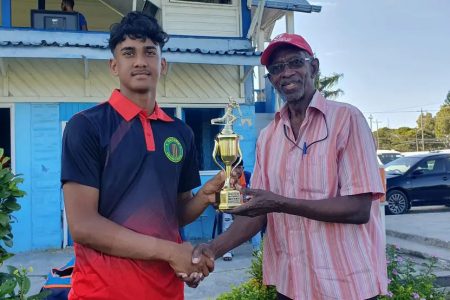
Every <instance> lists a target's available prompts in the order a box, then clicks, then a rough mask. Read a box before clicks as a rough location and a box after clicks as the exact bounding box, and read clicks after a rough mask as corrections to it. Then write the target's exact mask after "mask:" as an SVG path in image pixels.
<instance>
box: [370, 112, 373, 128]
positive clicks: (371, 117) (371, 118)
mask: <svg viewBox="0 0 450 300" xmlns="http://www.w3.org/2000/svg"><path fill="white" fill-rule="evenodd" d="M372 120H373V116H372V114H370V116H369V121H370V131H372V132H373V129H372Z"/></svg>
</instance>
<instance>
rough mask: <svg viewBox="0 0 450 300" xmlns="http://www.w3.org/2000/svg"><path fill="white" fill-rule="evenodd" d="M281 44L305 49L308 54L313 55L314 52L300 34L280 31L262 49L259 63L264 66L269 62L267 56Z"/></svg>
mask: <svg viewBox="0 0 450 300" xmlns="http://www.w3.org/2000/svg"><path fill="white" fill-rule="evenodd" d="M283 45H292V46H295V47H297V48H299V49H302V50H305V51H306V52H308V53H309V55H311V56H314V53H313V51H312V49H311V46H310V45H309V44H308V42H307V41H306V40H305V39H304V38H303V37H302V36H300V35H297V34H293V33H282V34H280V35H277V36H276V37H275V38H274V39H273V40H272V41H271V42H270V43H269V46H267V48H266V50H264V52H263V54H262V55H261V64H262V65H264V66H266V65H267V64H268V63H269V58H270V56H271V55H272V53H273V52H274V51H275V50H276V49H277V48H278V47H280V46H283Z"/></svg>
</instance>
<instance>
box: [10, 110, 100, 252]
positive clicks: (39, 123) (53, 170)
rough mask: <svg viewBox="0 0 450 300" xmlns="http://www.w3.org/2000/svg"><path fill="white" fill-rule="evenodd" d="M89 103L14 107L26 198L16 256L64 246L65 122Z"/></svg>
mask: <svg viewBox="0 0 450 300" xmlns="http://www.w3.org/2000/svg"><path fill="white" fill-rule="evenodd" d="M93 105H94V104H90V103H87V104H86V103H82V104H79V103H63V104H31V103H19V104H16V105H15V120H16V121H15V140H16V158H15V161H16V173H17V174H22V176H23V178H24V179H25V181H24V184H23V185H22V186H21V188H22V189H23V190H25V191H26V193H27V195H26V196H25V197H24V198H21V199H19V203H20V204H21V206H22V209H21V210H20V211H18V212H17V213H16V214H15V216H16V218H17V223H14V224H13V234H14V237H15V238H14V247H13V249H12V250H13V251H14V252H20V251H28V250H35V249H48V248H59V247H61V245H62V238H63V232H62V197H61V189H60V182H59V178H60V174H61V171H60V169H61V166H60V164H61V163H60V162H61V160H60V157H61V138H62V131H61V127H62V121H67V120H68V119H69V118H70V117H71V116H72V115H73V114H74V113H77V112H78V111H80V110H83V109H86V108H88V107H91V106H93Z"/></svg>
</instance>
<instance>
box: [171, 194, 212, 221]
mask: <svg viewBox="0 0 450 300" xmlns="http://www.w3.org/2000/svg"><path fill="white" fill-rule="evenodd" d="M183 202H184V205H180V211H179V213H178V215H179V218H178V219H179V223H180V226H184V225H187V224H190V223H192V222H193V221H195V219H197V218H198V217H199V216H200V215H201V214H202V212H203V211H204V210H205V209H206V208H207V207H208V205H209V204H210V202H209V200H208V196H206V195H204V194H203V192H202V190H201V189H200V190H199V191H198V193H197V194H195V196H193V197H192V198H191V199H190V200H187V201H186V200H184V201H183Z"/></svg>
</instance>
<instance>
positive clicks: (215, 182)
mask: <svg viewBox="0 0 450 300" xmlns="http://www.w3.org/2000/svg"><path fill="white" fill-rule="evenodd" d="M224 183H225V172H224V171H220V172H219V173H217V174H216V175H215V176H214V177H213V178H211V179H210V180H208V181H207V182H206V183H205V184H204V185H203V187H202V188H201V189H200V190H199V191H198V194H199V195H198V196H203V197H206V201H207V202H208V203H210V204H212V205H214V206H216V205H217V203H216V192H219V191H220V190H221V189H222V187H223V185H224Z"/></svg>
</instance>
